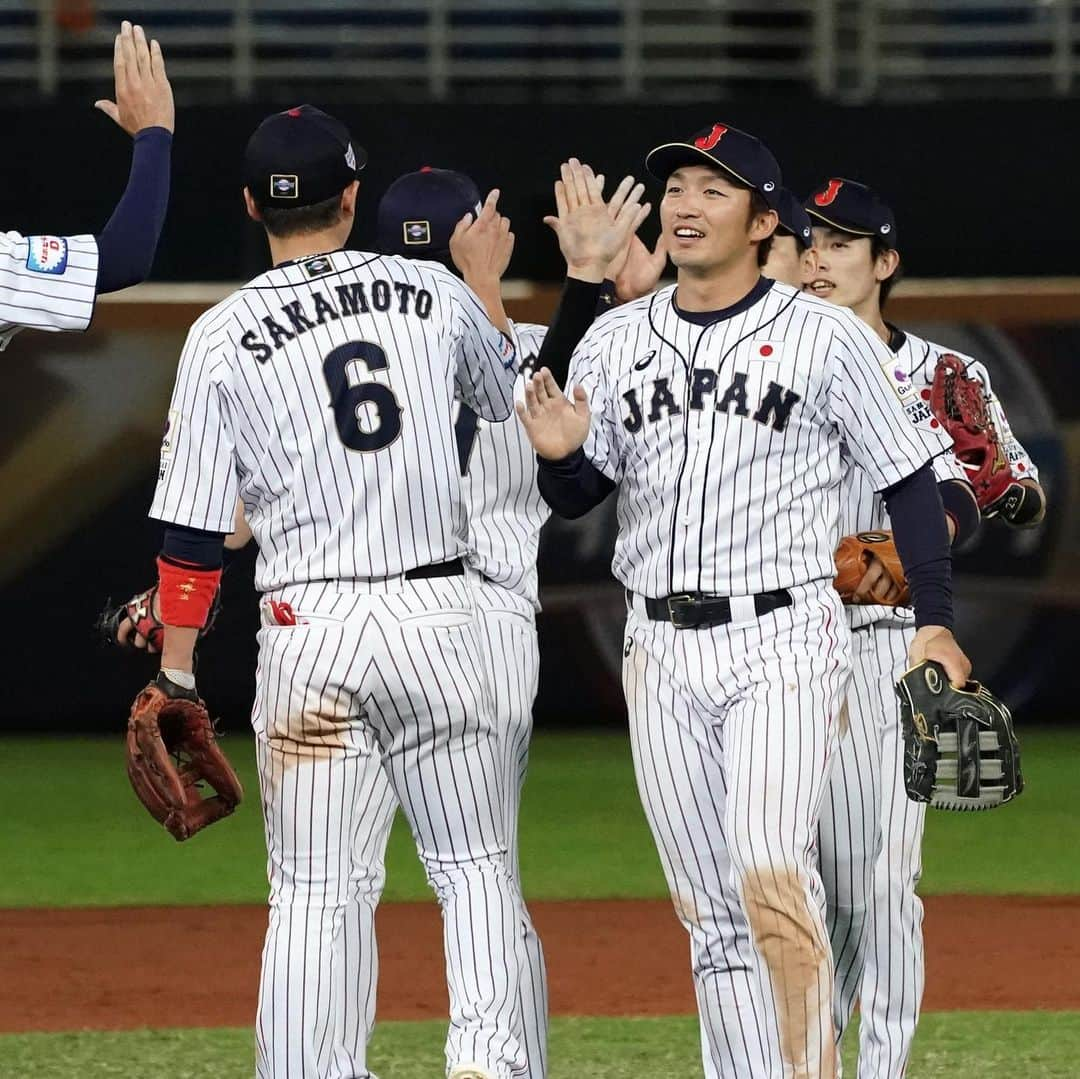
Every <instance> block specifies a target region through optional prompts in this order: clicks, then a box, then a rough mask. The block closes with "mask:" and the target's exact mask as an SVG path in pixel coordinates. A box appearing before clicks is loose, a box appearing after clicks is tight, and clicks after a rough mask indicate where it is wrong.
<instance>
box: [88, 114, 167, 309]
mask: <svg viewBox="0 0 1080 1079" xmlns="http://www.w3.org/2000/svg"><path fill="white" fill-rule="evenodd" d="M171 156H172V135H171V134H170V133H169V132H168V131H166V130H165V129H164V128H163V127H148V128H145V129H143V130H142V131H140V132H139V133H138V134H137V135H136V136H135V142H134V147H133V150H132V157H131V173H130V175H129V177H128V184H127V188H126V189H125V191H124V194H123V195H122V196H121V197H120V201H119V202H118V203H117V204H116V209H115V210H114V211H113V215H112V217H110V218H109V221H108V223H107V224H106V225H105V227H104V228H103V229H102V230H101V233H100V235H99V236H98V237H97V245H98V287H97V291H98V292H99V293H104V292H116V291H117V290H118V289H122V288H127V287H128V286H130V285H136V284H138V283H139V282H140V281H144V280H145V279H146V278H147V277H148V276H149V274H150V268H151V267H152V266H153V263H154V254H155V252H156V251H157V245H158V240H159V239H160V238H161V230H162V228H163V226H164V224H165V211H166V210H167V209H168V205H169V170H170V159H171Z"/></svg>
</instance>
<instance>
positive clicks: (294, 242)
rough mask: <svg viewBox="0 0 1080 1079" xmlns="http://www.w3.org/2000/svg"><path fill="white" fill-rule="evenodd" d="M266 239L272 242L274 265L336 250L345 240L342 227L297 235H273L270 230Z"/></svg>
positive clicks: (271, 249)
mask: <svg viewBox="0 0 1080 1079" xmlns="http://www.w3.org/2000/svg"><path fill="white" fill-rule="evenodd" d="M266 239H267V242H268V243H269V244H270V261H271V263H272V264H273V265H274V266H280V265H281V264H282V263H283V262H293V261H295V260H296V259H304V258H308V257H309V256H311V255H323V254H325V253H326V252H327V251H336V250H337V249H338V248H339V247H341V245H342V244H343V243H344V242H345V241H344V239H343V238H342V236H341V230H340V229H326V230H325V231H323V232H305V233H300V234H297V235H296V236H272V235H271V234H270V233H269V232H268V233H267V234H266Z"/></svg>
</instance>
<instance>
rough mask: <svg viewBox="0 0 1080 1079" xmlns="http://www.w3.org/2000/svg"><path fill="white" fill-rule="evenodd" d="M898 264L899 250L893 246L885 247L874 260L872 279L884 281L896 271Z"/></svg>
mask: <svg viewBox="0 0 1080 1079" xmlns="http://www.w3.org/2000/svg"><path fill="white" fill-rule="evenodd" d="M899 265H900V252H899V251H897V250H896V248H895V247H887V248H886V249H885V250H884V251H882V252H881V254H879V255H878V257H877V258H876V259H875V260H874V280H875V281H885V280H887V279H888V278H890V277H892V275H893V274H894V273H896V268H897V266H899Z"/></svg>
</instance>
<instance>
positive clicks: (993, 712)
mask: <svg viewBox="0 0 1080 1079" xmlns="http://www.w3.org/2000/svg"><path fill="white" fill-rule="evenodd" d="M896 692H897V694H898V695H899V697H900V721H901V724H902V727H903V735H904V786H905V787H906V788H907V794H908V797H909V798H910V799H911V800H912V801H915V802H927V803H928V804H930V805H931V806H933V807H934V808H936V809H954V810H971V809H994V808H996V807H997V806H1000V805H1004V804H1005V803H1006V802H1008V801H1011V800H1012V799H1013V798H1015V797H1016V796H1017V795H1018V794H1019V793H1020V792H1021V791H1022V790H1023V789H1024V777H1023V774H1022V773H1021V771H1020V744H1019V743H1018V742H1017V740H1016V734H1015V733H1014V732H1013V721H1012V714H1011V713H1010V712H1009V709H1008V708H1007V707H1006V706H1005V704H1004V703H1003V702H1001V701H999V700H998V699H997V697H995V696H994V695H993V693H991V692H990V691H989V690H988V689H987V688H986V687H985V686H983V685H981V684H980V683H978V682H968V683H967V684H966V685H965V686H964V687H963V689H957V688H956V687H955V686H954V685H952V684H951V683H950V682H949V678H948V675H946V673H945V668H944V667H942V666H941V664H940V663H936V662H935V661H933V660H927V661H926V662H924V663H920V664H919V665H918V666H917V667H912V669H911V670H910V671H908V672H907V673H906V674H905V675H904V676H903V678H901V679H900V681H899V682H898V683H897V684H896Z"/></svg>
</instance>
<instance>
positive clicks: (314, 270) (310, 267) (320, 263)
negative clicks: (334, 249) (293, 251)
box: [302, 255, 334, 277]
mask: <svg viewBox="0 0 1080 1079" xmlns="http://www.w3.org/2000/svg"><path fill="white" fill-rule="evenodd" d="M302 265H303V267H304V273H306V274H307V275H308V277H322V276H323V274H328V273H330V271H331V270H333V268H334V264H333V262H331V261H330V256H329V255H316V256H315V257H314V258H313V259H308V260H307V262H305V263H302Z"/></svg>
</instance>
